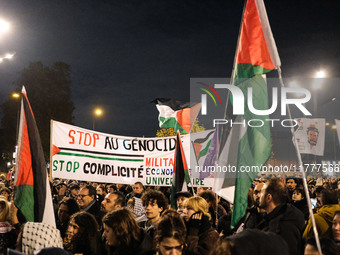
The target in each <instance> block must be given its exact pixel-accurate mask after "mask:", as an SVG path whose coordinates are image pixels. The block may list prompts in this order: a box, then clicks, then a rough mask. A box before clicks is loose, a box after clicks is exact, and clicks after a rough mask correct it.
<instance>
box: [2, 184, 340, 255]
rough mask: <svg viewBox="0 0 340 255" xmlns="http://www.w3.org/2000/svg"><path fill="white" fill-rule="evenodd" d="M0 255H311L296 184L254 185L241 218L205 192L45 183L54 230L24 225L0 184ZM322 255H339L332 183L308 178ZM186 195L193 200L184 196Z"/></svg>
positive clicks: (339, 204)
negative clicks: (234, 219)
mask: <svg viewBox="0 0 340 255" xmlns="http://www.w3.org/2000/svg"><path fill="white" fill-rule="evenodd" d="M0 181H1V182H0V194H1V195H0V255H1V254H84V255H97V254H98V255H101V254H103V255H104V254H105V255H106V254H108V255H111V254H115V255H116V254H117V255H118V254H122V255H129V254H131V255H132V254H134V255H135V254H136V255H144V254H145V255H147V254H162V255H166V254H176V255H178V254H185V255H190V254H202V255H210V254H215V255H222V254H223V255H224V254H238V255H240V254H318V251H317V240H316V238H315V236H314V231H313V225H312V221H311V217H310V213H309V209H308V203H307V202H308V201H307V197H308V196H306V194H305V191H304V189H303V186H302V181H301V179H298V178H292V177H288V178H286V179H277V178H268V179H266V178H261V179H255V180H254V182H253V184H252V186H251V188H250V190H249V193H248V207H247V209H246V213H245V215H244V217H243V218H242V219H241V220H240V221H239V223H238V224H237V225H236V227H234V228H233V229H232V228H231V227H230V223H231V213H232V204H230V203H229V202H228V201H226V200H224V199H222V198H221V197H218V196H216V194H215V193H213V192H212V191H211V190H210V189H208V188H204V187H199V188H197V189H196V188H195V189H189V190H190V191H191V192H189V191H188V192H184V191H183V192H177V193H176V195H175V199H176V202H177V204H176V207H177V208H176V209H170V205H169V202H170V195H171V189H170V188H168V187H150V186H148V187H144V186H143V184H142V183H140V182H136V183H134V184H133V185H124V184H112V183H110V184H99V183H93V182H92V183H91V182H84V181H81V182H79V181H72V180H59V179H56V180H54V181H53V183H51V188H52V194H53V206H54V210H55V219H56V228H54V227H52V226H50V225H47V224H45V223H33V222H25V219H24V217H23V216H22V214H21V213H20V211H18V210H17V208H16V207H15V205H14V203H13V183H12V182H10V181H8V180H5V179H4V178H2V180H1V179H0ZM307 181H308V189H309V191H308V194H309V197H310V198H311V202H312V205H313V214H314V218H315V223H316V229H317V231H318V238H319V241H320V244H321V249H322V253H323V254H326V255H327V254H329V255H331V254H340V250H339V249H340V193H339V191H340V179H337V178H335V177H333V178H318V179H312V178H308V180H307ZM192 191H194V192H192Z"/></svg>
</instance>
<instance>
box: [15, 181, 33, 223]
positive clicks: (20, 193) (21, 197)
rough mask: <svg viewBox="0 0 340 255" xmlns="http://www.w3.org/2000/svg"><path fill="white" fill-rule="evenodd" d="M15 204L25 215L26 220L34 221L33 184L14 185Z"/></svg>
mask: <svg viewBox="0 0 340 255" xmlns="http://www.w3.org/2000/svg"><path fill="white" fill-rule="evenodd" d="M14 204H15V206H16V207H17V208H18V209H19V210H20V211H21V213H22V214H23V215H24V216H25V219H26V220H27V221H32V222H33V221H34V191H33V185H20V186H16V187H15V197H14Z"/></svg>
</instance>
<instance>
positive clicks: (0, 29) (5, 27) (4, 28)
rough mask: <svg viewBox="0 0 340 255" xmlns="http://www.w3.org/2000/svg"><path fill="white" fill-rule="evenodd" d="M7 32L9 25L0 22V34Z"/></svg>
mask: <svg viewBox="0 0 340 255" xmlns="http://www.w3.org/2000/svg"><path fill="white" fill-rule="evenodd" d="M8 30H9V23H8V22H6V21H4V20H0V32H7V31H8Z"/></svg>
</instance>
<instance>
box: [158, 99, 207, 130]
mask: <svg viewBox="0 0 340 255" xmlns="http://www.w3.org/2000/svg"><path fill="white" fill-rule="evenodd" d="M152 102H153V103H155V104H156V107H157V109H158V111H159V117H158V120H159V127H160V128H173V129H174V132H177V131H179V132H180V133H181V134H189V133H190V130H191V128H192V126H193V124H194V123H195V120H196V118H197V115H198V113H199V111H200V109H201V103H198V104H195V105H194V106H192V107H190V103H189V102H185V101H179V100H175V99H170V98H156V99H155V100H154V101H152Z"/></svg>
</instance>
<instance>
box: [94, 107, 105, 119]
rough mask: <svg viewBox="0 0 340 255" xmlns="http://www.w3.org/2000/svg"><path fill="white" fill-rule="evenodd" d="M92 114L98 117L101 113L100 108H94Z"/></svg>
mask: <svg viewBox="0 0 340 255" xmlns="http://www.w3.org/2000/svg"><path fill="white" fill-rule="evenodd" d="M94 114H95V115H96V116H98V117H99V116H101V115H102V114H103V110H102V109H100V108H96V109H95V110H94Z"/></svg>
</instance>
